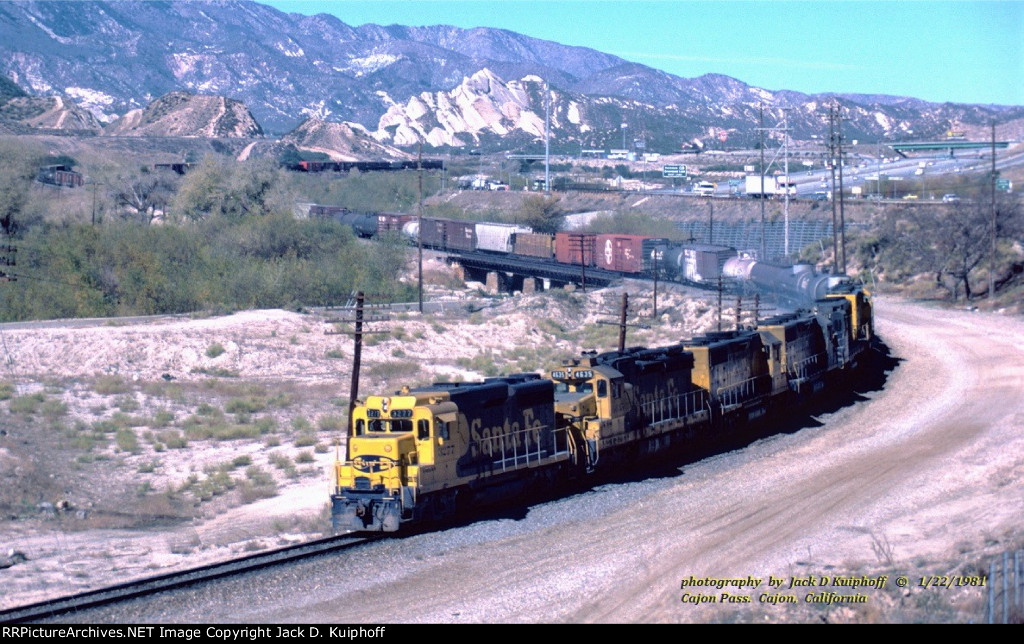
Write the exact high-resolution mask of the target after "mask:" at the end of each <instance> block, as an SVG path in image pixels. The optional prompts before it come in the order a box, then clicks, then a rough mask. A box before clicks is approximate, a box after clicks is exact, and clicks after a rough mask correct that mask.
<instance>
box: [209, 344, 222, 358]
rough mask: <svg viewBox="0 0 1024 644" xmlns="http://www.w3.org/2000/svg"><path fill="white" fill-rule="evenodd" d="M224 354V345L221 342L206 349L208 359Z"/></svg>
mask: <svg viewBox="0 0 1024 644" xmlns="http://www.w3.org/2000/svg"><path fill="white" fill-rule="evenodd" d="M223 353H224V345H222V344H221V343H220V342H214V343H213V344H211V345H210V346H208V347H206V357H207V358H216V357H217V356H219V355H221V354H223Z"/></svg>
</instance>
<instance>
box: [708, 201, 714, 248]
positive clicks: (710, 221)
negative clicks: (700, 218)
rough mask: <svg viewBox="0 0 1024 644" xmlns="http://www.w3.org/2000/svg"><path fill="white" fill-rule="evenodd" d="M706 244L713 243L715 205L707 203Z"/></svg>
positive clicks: (711, 202) (710, 202)
mask: <svg viewBox="0 0 1024 644" xmlns="http://www.w3.org/2000/svg"><path fill="white" fill-rule="evenodd" d="M708 243H709V244H714V243H715V203H714V202H713V201H709V202H708Z"/></svg>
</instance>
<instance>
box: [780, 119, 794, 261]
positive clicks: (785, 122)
mask: <svg viewBox="0 0 1024 644" xmlns="http://www.w3.org/2000/svg"><path fill="white" fill-rule="evenodd" d="M782 149H783V167H784V170H783V171H784V172H785V173H786V194H785V201H784V202H783V206H782V212H783V220H784V222H785V232H784V236H785V240H784V241H785V249H786V250H785V255H786V257H787V258H788V257H789V186H790V183H791V182H792V178H790V176H789V111H788V110H786V109H783V110H782Z"/></svg>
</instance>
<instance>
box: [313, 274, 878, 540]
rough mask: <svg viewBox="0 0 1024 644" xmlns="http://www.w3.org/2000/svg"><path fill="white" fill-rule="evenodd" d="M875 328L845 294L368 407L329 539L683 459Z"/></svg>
mask: <svg viewBox="0 0 1024 644" xmlns="http://www.w3.org/2000/svg"><path fill="white" fill-rule="evenodd" d="M762 268H764V267H762ZM872 323H873V316H872V306H871V298H870V294H869V293H867V291H865V290H863V289H862V288H859V287H852V286H849V285H846V284H844V285H840V286H839V287H837V288H834V289H833V290H830V291H827V292H825V293H824V294H823V296H822V297H820V298H817V299H815V300H813V302H811V303H810V304H809V306H808V308H807V309H806V310H801V311H798V312H796V313H789V314H785V315H779V316H776V317H773V318H769V319H765V320H761V321H759V322H758V324H757V326H756V328H754V329H747V330H738V331H729V332H718V333H708V334H706V335H703V336H700V337H696V338H692V339H689V340H684V341H681V342H679V343H677V344H673V345H670V346H664V347H653V348H646V347H633V348H627V349H625V350H622V351H611V352H606V353H584V354H583V355H581V356H579V357H577V358H574V359H570V360H567V361H564V362H563V363H561V364H559V365H558V366H556V367H554V368H552V369H551V370H549V371H548V372H547V373H545V374H544V375H539V374H519V375H513V376H505V377H497V378H487V379H485V380H483V381H482V382H476V383H438V384H434V385H432V386H428V387H419V388H403V389H401V390H399V391H397V392H395V393H394V394H392V395H383V396H369V397H367V398H366V400H365V401H361V402H358V403H357V405H356V407H355V410H354V412H353V415H352V422H353V425H352V435H351V436H350V437H349V440H348V445H347V455H346V456H345V457H339V458H338V459H337V461H336V463H335V468H334V476H333V486H332V487H333V490H332V493H331V508H332V510H331V514H332V521H333V524H334V528H335V530H336V531H339V532H341V531H356V532H395V531H397V530H399V529H401V528H403V526H409V525H414V524H417V523H421V522H425V521H432V520H443V519H445V518H447V517H450V516H452V515H453V514H455V513H456V512H457V511H458V510H460V509H462V508H473V507H479V506H480V505H481V504H486V503H489V502H496V501H502V500H509V499H515V498H517V495H519V494H521V493H523V492H524V491H528V490H531V489H551V488H553V486H554V485H555V484H558V483H559V482H562V481H568V480H572V479H582V480H586V479H587V478H588V477H592V476H596V475H600V474H601V473H615V472H616V471H618V470H619V469H620V468H623V467H626V466H630V467H632V466H635V464H636V463H638V462H644V459H645V457H649V456H653V455H656V454H659V453H662V452H665V451H666V450H669V449H676V450H677V452H676V453H679V452H682V453H683V454H685V453H686V450H687V449H689V448H690V447H691V446H696V445H698V444H703V443H704V442H706V441H708V440H711V439H712V438H713V437H716V436H718V435H720V434H722V433H725V432H728V431H730V430H738V429H742V428H744V427H747V426H749V425H750V424H751V423H757V422H763V419H764V418H765V417H768V416H769V415H770V414H772V413H773V412H777V413H786V411H787V410H791V409H793V408H795V407H797V406H798V404H799V403H800V402H802V401H804V400H806V399H807V398H809V397H811V396H815V395H819V394H821V393H822V392H823V391H826V390H828V389H829V388H831V387H837V386H840V385H839V384H838V383H840V382H842V381H844V380H846V379H847V378H846V376H847V375H848V374H849V373H850V372H851V371H852V370H853V368H854V367H855V366H856V365H857V362H858V360H859V359H860V358H861V357H862V356H863V355H864V353H865V351H866V350H867V349H868V348H869V345H870V343H871V342H872V339H873V331H872Z"/></svg>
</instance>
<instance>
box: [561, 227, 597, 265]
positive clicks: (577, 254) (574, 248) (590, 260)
mask: <svg viewBox="0 0 1024 644" xmlns="http://www.w3.org/2000/svg"><path fill="white" fill-rule="evenodd" d="M596 248H597V235H595V234H593V233H555V260H556V261H558V262H559V263H561V264H573V265H575V266H579V265H581V264H582V265H584V266H594V265H595V264H596V259H595V255H596V252H595V250H596Z"/></svg>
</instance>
